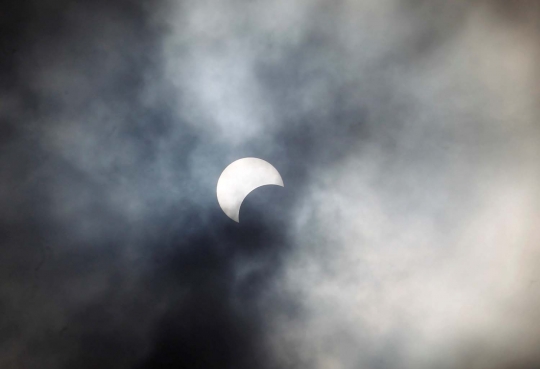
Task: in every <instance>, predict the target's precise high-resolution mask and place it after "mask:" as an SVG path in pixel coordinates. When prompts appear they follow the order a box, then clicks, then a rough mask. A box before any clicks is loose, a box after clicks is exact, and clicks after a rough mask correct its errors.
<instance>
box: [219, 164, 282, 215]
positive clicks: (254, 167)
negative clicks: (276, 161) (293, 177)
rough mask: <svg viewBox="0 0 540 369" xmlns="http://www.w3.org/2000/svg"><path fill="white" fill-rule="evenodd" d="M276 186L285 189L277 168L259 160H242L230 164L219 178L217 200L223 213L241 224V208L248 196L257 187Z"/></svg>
mask: <svg viewBox="0 0 540 369" xmlns="http://www.w3.org/2000/svg"><path fill="white" fill-rule="evenodd" d="M265 185H276V186H281V187H284V185H283V179H282V178H281V175H280V174H279V172H278V171H277V169H276V168H274V166H273V165H272V164H270V163H268V162H267V161H264V160H262V159H258V158H242V159H239V160H236V161H234V162H232V163H231V164H229V166H228V167H227V168H225V170H224V171H223V173H221V176H219V180H218V183H217V190H216V192H217V199H218V202H219V206H220V207H221V209H222V210H223V212H224V213H225V214H226V215H227V216H228V217H229V218H231V219H232V220H234V221H235V222H237V223H239V222H240V206H241V205H242V202H243V201H244V199H245V198H246V196H247V195H248V194H249V193H250V192H251V191H253V190H254V189H256V188H257V187H261V186H265Z"/></svg>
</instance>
